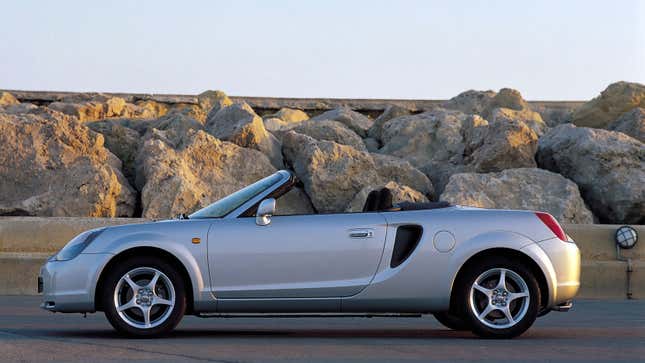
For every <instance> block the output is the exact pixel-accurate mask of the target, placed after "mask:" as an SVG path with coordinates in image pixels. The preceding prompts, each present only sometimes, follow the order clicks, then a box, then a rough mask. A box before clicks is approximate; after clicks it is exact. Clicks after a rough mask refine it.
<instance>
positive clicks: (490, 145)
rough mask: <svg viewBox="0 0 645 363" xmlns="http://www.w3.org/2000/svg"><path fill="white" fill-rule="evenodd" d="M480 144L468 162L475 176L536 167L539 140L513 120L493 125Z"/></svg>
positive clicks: (487, 129)
mask: <svg viewBox="0 0 645 363" xmlns="http://www.w3.org/2000/svg"><path fill="white" fill-rule="evenodd" d="M471 140H472V139H471ZM480 140H481V145H479V146H478V147H476V148H475V149H474V151H473V152H472V154H471V156H470V157H469V158H468V160H467V161H468V166H469V169H471V170H473V171H475V172H478V173H487V172H495V171H502V170H504V169H511V168H534V167H535V166H536V164H535V152H536V151H537V143H538V136H537V134H536V133H535V132H534V131H533V130H531V129H530V128H529V127H528V126H527V125H526V124H525V123H523V122H521V121H517V120H513V119H509V120H504V121H497V122H492V123H490V124H489V125H488V127H487V128H486V133H485V135H484V136H483V138H481V139H480Z"/></svg>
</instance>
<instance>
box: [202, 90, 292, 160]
mask: <svg viewBox="0 0 645 363" xmlns="http://www.w3.org/2000/svg"><path fill="white" fill-rule="evenodd" d="M206 130H207V131H208V132H209V133H210V134H211V135H213V136H215V137H217V138H218V139H220V140H226V141H231V142H233V143H235V144H237V145H239V146H243V147H248V148H251V149H255V150H258V151H261V152H263V153H264V154H265V155H267V156H268V157H269V159H270V160H271V163H273V165H274V166H275V167H276V168H282V165H283V162H282V154H281V152H280V141H278V139H277V138H276V137H275V136H273V135H272V134H270V133H269V132H268V131H267V130H266V129H265V128H264V124H263V123H262V118H260V116H258V115H257V114H256V113H255V112H254V111H253V109H252V108H251V106H249V105H248V104H247V103H246V102H243V103H234V104H232V105H230V106H227V107H223V108H221V109H220V110H218V111H217V112H215V113H212V112H211V113H209V115H208V118H207V120H206Z"/></svg>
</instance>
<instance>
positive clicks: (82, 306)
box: [38, 170, 580, 338]
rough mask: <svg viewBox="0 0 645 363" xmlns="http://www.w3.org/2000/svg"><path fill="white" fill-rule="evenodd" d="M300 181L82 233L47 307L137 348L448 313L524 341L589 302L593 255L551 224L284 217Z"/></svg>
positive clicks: (389, 211)
mask: <svg viewBox="0 0 645 363" xmlns="http://www.w3.org/2000/svg"><path fill="white" fill-rule="evenodd" d="M295 183H296V180H295V178H294V176H293V175H292V174H291V173H290V172H288V171H284V170H283V171H279V172H277V173H275V174H273V175H271V176H268V177H266V178H264V179H262V180H259V181H257V182H256V183H254V184H251V185H249V186H247V187H245V188H243V189H241V190H239V191H237V192H235V193H233V194H231V195H229V196H227V197H225V198H223V199H221V200H219V201H217V202H215V203H213V204H211V205H209V206H208V207H206V208H204V209H201V210H199V211H197V212H195V213H193V214H191V215H190V216H187V217H182V218H178V219H174V220H168V221H156V222H150V223H142V224H131V225H121V226H114V227H108V228H100V229H94V230H90V231H87V232H84V233H81V234H80V235H78V236H76V237H75V238H74V239H72V240H71V241H70V242H69V243H68V244H67V245H66V246H65V247H64V248H63V249H61V250H60V252H58V253H57V254H56V255H54V256H52V257H51V258H50V259H49V260H48V261H47V263H46V264H45V265H44V266H43V267H42V269H41V271H40V276H39V277H38V280H39V290H40V291H41V292H42V293H43V303H42V308H44V309H46V310H49V311H54V312H65V313H88V312H96V311H103V312H104V313H105V315H106V317H107V319H108V320H109V322H110V323H111V324H112V325H113V326H114V328H115V329H116V330H117V331H119V332H121V333H125V334H127V335H131V336H158V335H161V334H164V333H168V332H170V331H171V330H172V329H174V328H175V326H176V325H177V324H178V323H179V321H180V320H181V319H182V317H183V316H184V315H185V314H192V315H197V316H200V317H230V316H241V315H242V316H248V315H252V316H294V315H296V316H329V317H334V316H380V315H387V316H411V315H412V316H422V315H423V314H434V315H435V317H436V318H437V319H438V320H439V321H440V322H441V323H442V324H444V325H445V326H447V327H449V328H452V329H458V330H471V331H473V332H474V333H475V334H477V335H479V336H481V337H487V338H510V337H514V336H517V335H519V334H522V333H523V332H524V331H526V330H527V329H528V328H529V327H530V326H531V325H532V324H533V322H534V321H535V319H536V318H537V317H538V316H541V315H543V314H546V313H547V312H549V311H552V310H556V311H567V310H568V309H570V307H571V304H572V298H573V297H574V296H575V294H576V292H577V291H578V287H579V276H580V253H579V250H578V248H577V246H576V245H575V243H574V242H573V241H572V240H571V239H570V238H569V237H568V236H567V235H566V234H565V233H564V231H563V230H562V228H561V227H560V225H559V224H558V222H557V221H556V220H555V219H554V218H553V217H552V216H551V215H549V214H548V213H542V212H531V211H512V210H488V209H479V208H467V207H460V206H450V205H448V204H447V203H409V202H406V203H399V204H395V205H392V199H391V193H389V192H388V190H386V189H381V190H376V191H373V192H371V193H370V194H369V196H368V198H367V202H366V203H365V208H364V210H363V212H362V213H338V214H312V215H288V216H277V215H275V213H274V212H275V210H276V203H277V204H279V203H280V199H279V198H280V196H282V195H284V194H285V193H286V192H288V191H289V190H290V189H291V188H292V187H293V186H294V184H295Z"/></svg>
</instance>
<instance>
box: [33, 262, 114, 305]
mask: <svg viewBox="0 0 645 363" xmlns="http://www.w3.org/2000/svg"><path fill="white" fill-rule="evenodd" d="M112 256H113V255H112V254H108V253H91V254H89V253H88V254H84V253H81V254H80V255H78V256H77V257H76V258H74V259H71V260H69V261H48V262H47V263H45V265H43V266H42V267H41V269H40V275H39V276H38V280H39V281H38V283H39V290H42V294H43V302H42V304H41V305H40V307H41V308H43V309H45V310H49V311H54V312H64V313H85V312H94V311H95V305H94V295H95V291H96V284H97V282H98V279H99V276H100V273H101V271H103V268H104V267H105V265H106V264H107V263H108V261H109V260H110V258H111V257H112Z"/></svg>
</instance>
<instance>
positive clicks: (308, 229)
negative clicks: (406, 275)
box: [208, 213, 387, 306]
mask: <svg viewBox="0 0 645 363" xmlns="http://www.w3.org/2000/svg"><path fill="white" fill-rule="evenodd" d="M386 226H387V224H386V220H385V218H384V217H383V216H381V215H380V214H378V213H353V214H351V213H348V214H327V215H297V216H274V217H272V220H271V223H270V224H268V225H266V226H259V225H257V224H256V223H255V218H235V219H220V220H217V221H214V222H213V224H212V225H211V228H210V230H209V233H208V261H209V271H210V278H211V288H212V291H213V292H214V294H215V296H216V297H217V298H218V299H258V298H261V299H274V298H280V299H285V298H287V299H289V298H291V299H299V298H331V297H343V296H351V295H354V294H356V293H358V292H359V291H361V290H362V289H363V288H365V287H366V286H367V285H368V284H369V283H370V281H371V280H372V278H373V276H374V274H375V273H376V270H377V267H378V264H379V262H380V260H381V256H382V254H383V247H384V243H385V233H386ZM218 306H219V303H218Z"/></svg>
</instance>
